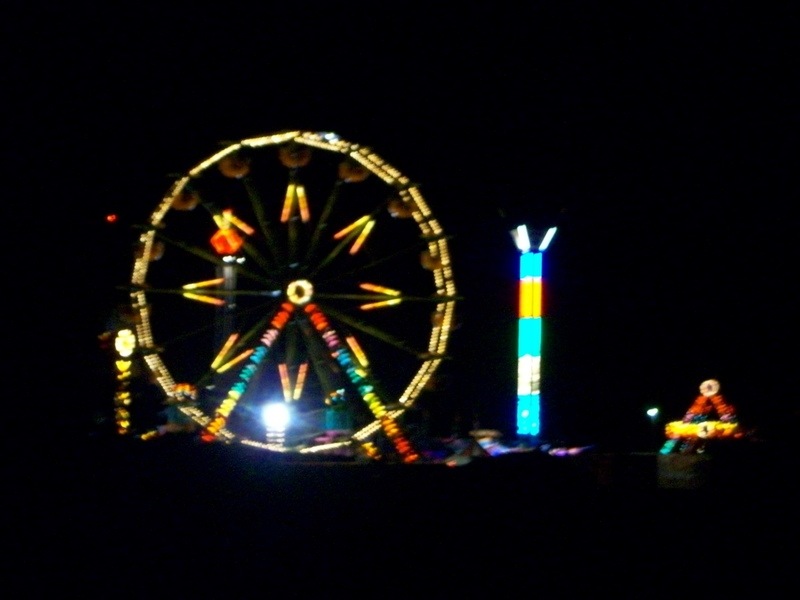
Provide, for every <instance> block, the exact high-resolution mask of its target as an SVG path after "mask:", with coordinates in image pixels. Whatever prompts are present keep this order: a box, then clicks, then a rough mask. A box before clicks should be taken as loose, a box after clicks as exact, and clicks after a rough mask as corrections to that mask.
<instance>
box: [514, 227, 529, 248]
mask: <svg viewBox="0 0 800 600" xmlns="http://www.w3.org/2000/svg"><path fill="white" fill-rule="evenodd" d="M511 237H512V238H514V244H516V246H517V250H519V251H520V252H530V250H531V238H530V236H529V235H528V227H527V226H525V225H520V226H519V227H517V228H516V229H513V230H512V231H511Z"/></svg>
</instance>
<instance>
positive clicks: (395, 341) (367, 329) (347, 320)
mask: <svg viewBox="0 0 800 600" xmlns="http://www.w3.org/2000/svg"><path fill="white" fill-rule="evenodd" d="M322 308H323V309H324V312H325V313H326V314H329V315H330V316H331V317H332V318H334V319H336V320H337V321H341V322H342V323H344V324H345V325H348V326H349V327H352V328H353V329H357V330H358V331H361V332H362V333H366V334H367V335H370V336H372V337H373V338H375V339H378V340H380V341H382V342H384V343H386V344H389V345H391V346H393V347H395V348H398V349H399V350H403V351H404V352H406V353H408V354H410V355H412V356H414V357H416V358H419V359H422V358H424V357H425V355H426V352H424V351H421V350H419V349H418V348H412V347H411V346H410V345H409V344H408V343H407V342H406V341H405V340H403V339H401V338H399V337H397V336H394V335H391V334H390V333H388V332H386V331H383V330H382V329H380V328H378V327H374V326H372V325H368V324H367V323H365V322H363V321H360V320H358V319H355V318H353V317H350V316H349V315H347V314H345V313H343V312H341V311H338V310H336V309H334V308H333V307H331V306H328V305H325V306H323V307H322Z"/></svg>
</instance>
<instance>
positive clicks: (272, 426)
mask: <svg viewBox="0 0 800 600" xmlns="http://www.w3.org/2000/svg"><path fill="white" fill-rule="evenodd" d="M261 419H262V420H263V422H264V425H265V426H266V427H267V431H285V430H286V426H287V425H288V424H289V407H288V406H287V405H286V403H285V402H270V403H269V404H266V405H265V406H264V408H263V409H262V411H261Z"/></svg>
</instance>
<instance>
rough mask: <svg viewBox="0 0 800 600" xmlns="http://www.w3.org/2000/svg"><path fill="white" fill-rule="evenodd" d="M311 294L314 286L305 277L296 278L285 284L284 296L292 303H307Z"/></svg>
mask: <svg viewBox="0 0 800 600" xmlns="http://www.w3.org/2000/svg"><path fill="white" fill-rule="evenodd" d="M313 295H314V286H313V285H311V282H310V281H308V280H307V279H297V280H295V281H292V282H291V283H290V284H289V285H288V286H286V296H287V297H288V298H289V302H291V303H292V304H296V305H298V306H300V305H302V304H307V303H308V302H309V301H310V300H311V297H312V296H313Z"/></svg>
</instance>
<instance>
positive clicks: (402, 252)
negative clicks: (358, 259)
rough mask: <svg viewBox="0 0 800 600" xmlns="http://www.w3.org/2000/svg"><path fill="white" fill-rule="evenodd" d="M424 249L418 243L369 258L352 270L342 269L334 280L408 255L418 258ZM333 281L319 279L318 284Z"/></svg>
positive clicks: (354, 274)
mask: <svg viewBox="0 0 800 600" xmlns="http://www.w3.org/2000/svg"><path fill="white" fill-rule="evenodd" d="M344 245H347V244H346V242H345V244H344ZM424 248H425V245H424V244H423V243H420V242H417V243H415V244H411V245H408V246H405V247H403V248H401V249H399V250H396V251H395V252H390V253H388V254H385V255H383V256H378V257H375V258H371V259H370V260H369V261H368V262H365V263H363V264H359V265H357V266H356V267H354V268H352V269H343V270H342V271H341V273H338V274H337V275H336V276H335V279H341V278H342V277H353V276H356V275H359V274H360V273H363V272H368V271H372V270H373V269H375V268H376V267H379V266H382V265H386V264H388V263H391V262H393V261H396V260H402V259H403V258H405V257H408V256H409V255H412V254H413V255H415V257H416V256H418V255H419V254H420V252H422V251H423V250H424ZM333 279H334V277H331V278H326V279H320V280H319V283H320V285H323V284H325V283H329V282H330V281H332V280H333Z"/></svg>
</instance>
